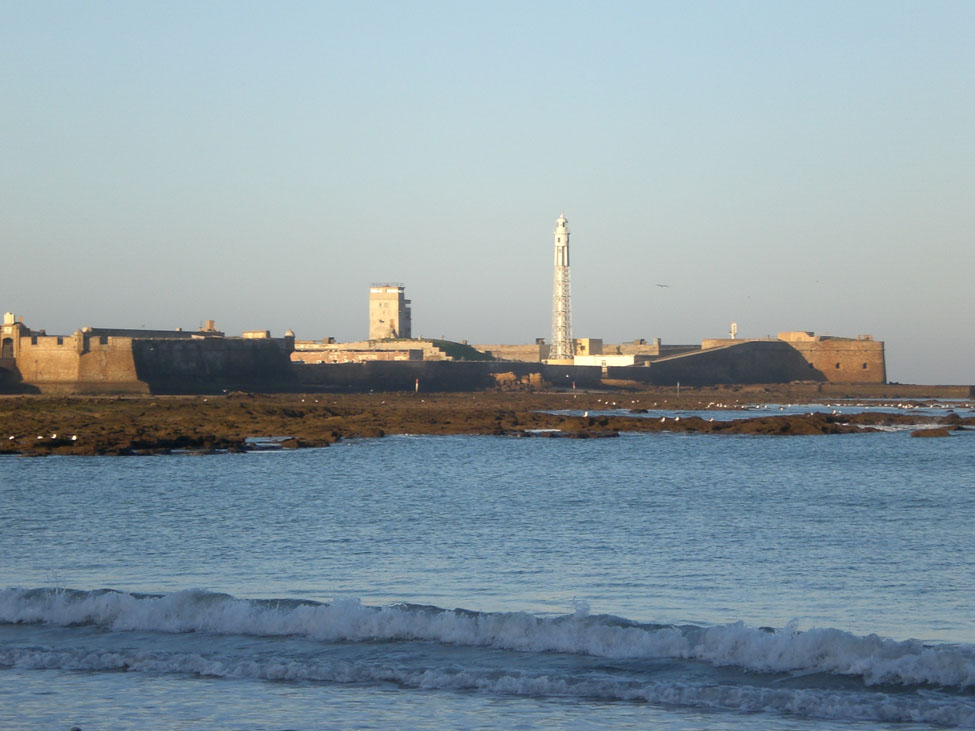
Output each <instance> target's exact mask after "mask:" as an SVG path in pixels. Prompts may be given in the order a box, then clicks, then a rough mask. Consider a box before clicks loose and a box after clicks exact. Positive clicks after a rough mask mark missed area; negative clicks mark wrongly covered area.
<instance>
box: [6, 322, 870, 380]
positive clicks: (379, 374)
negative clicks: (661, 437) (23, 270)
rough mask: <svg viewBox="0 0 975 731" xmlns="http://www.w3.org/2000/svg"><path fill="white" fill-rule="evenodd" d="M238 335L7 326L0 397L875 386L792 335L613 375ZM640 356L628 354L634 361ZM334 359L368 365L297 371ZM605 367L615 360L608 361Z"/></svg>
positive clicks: (809, 340) (854, 352)
mask: <svg viewBox="0 0 975 731" xmlns="http://www.w3.org/2000/svg"><path fill="white" fill-rule="evenodd" d="M245 335H246V336H245V337H240V338H228V337H225V336H224V335H223V333H220V332H218V331H216V330H215V329H214V328H213V327H212V323H210V324H209V326H208V328H207V329H206V330H203V331H200V332H188V331H182V330H173V331H162V330H152V331H142V330H127V329H118V330H112V329H101V328H84V329H82V330H78V331H76V332H75V333H74V334H72V335H58V336H50V335H47V334H46V333H44V332H43V331H39V332H34V331H31V330H30V329H29V328H27V327H26V326H24V325H23V324H22V323H20V322H15V321H13V319H12V316H10V317H9V318H7V319H5V321H4V324H3V326H2V330H0V339H2V348H3V349H2V352H0V390H6V391H8V392H9V391H17V390H33V391H41V392H47V393H50V392H54V393H59V392H60V393H173V394H178V393H219V392H221V391H229V390H249V391H266V392H273V391H295V390H326V391H364V390H413V389H415V388H417V381H418V380H419V389H420V390H421V391H424V390H429V391H464V390H476V389H482V388H491V387H494V386H497V385H502V386H504V387H522V386H525V385H527V384H532V385H534V386H537V385H539V384H540V383H542V382H545V383H548V384H550V385H551V386H554V387H556V388H571V387H572V385H573V384H575V386H576V387H577V388H592V387H598V386H600V385H601V384H602V380H603V379H616V380H622V381H631V382H636V383H643V384H647V385H655V386H666V385H674V384H677V383H681V384H684V385H688V386H694V385H720V384H756V383H786V382H790V381H816V382H834V383H885V382H886V368H885V363H884V348H883V343H882V342H880V341H875V340H873V339H872V338H870V337H869V336H861V337H860V338H858V339H856V340H854V339H849V338H834V337H829V336H815V335H813V334H812V333H805V332H793V333H780V334H779V337H778V338H767V339H754V340H706V341H704V342H703V343H702V348H700V349H697V348H695V349H692V350H690V351H686V350H685V352H681V353H678V354H676V355H665V353H667V352H669V351H668V349H667V348H666V347H662V346H661V345H660V343H659V342H655V343H653V344H652V345H648V346H647V347H650V348H653V349H655V350H656V352H657V353H658V354H659V355H657V357H648V358H647V362H644V363H643V364H642V365H615V366H614V365H613V364H612V362H611V361H613V360H614V358H613V357H610V356H607V357H606V358H605V359H604V360H605V361H606V362H605V363H600V364H596V365H577V364H573V363H572V362H571V361H568V362H562V363H552V362H550V363H544V362H538V361H535V360H534V358H535V357H537V355H538V354H540V352H541V349H542V347H544V344H542V343H536V344H535V345H534V346H528V348H529V349H530V351H531V352H530V353H529V354H530V355H531V357H532V358H533V360H532V361H527V360H526V361H513V360H489V361H476V360H450V358H451V355H449V354H451V353H452V354H453V355H454V356H456V357H457V358H470V357H471V356H472V355H481V354H480V353H477V351H474V350H473V349H471V348H469V346H466V345H462V344H458V343H448V342H446V341H419V340H405V339H401V340H389V341H363V343H361V344H348V343H343V344H334V343H312V342H311V341H304V342H299V343H298V347H297V348H296V344H295V340H294V337H293V336H292V335H291V334H290V331H289V334H288V335H287V336H286V337H284V338H271V337H270V336H269V334H268V333H267V331H252V332H248V333H246V334H245ZM359 345H361V346H362V348H364V349H365V350H363V352H362V353H358V351H356V350H354V349H353V350H350V349H349V348H350V346H359ZM586 345H587V349H589V350H602V349H604V348H603V347H602V343H601V342H600V341H598V340H595V339H590V340H588V341H586ZM644 345H645V344H643V343H635V344H634V346H635V347H637V348H638V349H639V348H640V347H643V346H644ZM409 346H413V347H412V348H410V347H409ZM495 347H496V346H495ZM611 347H612V346H611ZM675 347H679V348H681V349H686V348H688V347H690V346H675ZM403 349H406V350H403ZM421 349H422V351H423V353H422V356H423V359H422V360H418V359H412V360H396V359H398V358H405V357H409V358H416V356H417V355H419V351H420V350H421ZM614 349H615V348H614ZM401 351H403V352H401ZM410 351H413V352H410ZM515 352H516V351H514V350H512V351H508V352H507V353H506V354H508V355H509V356H510V355H514V354H515ZM342 353H345V355H346V356H349V357H352V356H355V357H356V358H357V359H360V358H366V357H369V358H376V360H373V361H372V362H356V363H342V362H338V363H332V362H307V361H312V360H324V359H326V358H330V357H331V356H333V355H334V356H336V357H338V356H339V355H340V354H342ZM363 353H364V354H365V355H363ZM404 353H405V354H404ZM350 354H351V355H350ZM310 356H313V357H310ZM387 357H388V358H389V360H386V359H385V358H387ZM429 358H436V360H432V359H429ZM306 359H307V361H306V362H301V361H302V360H306ZM615 359H617V362H618V360H619V359H624V360H625V358H624V357H623V356H619V355H617V356H615ZM292 361H294V362H292ZM598 361H599V358H598V357H597V358H596V362H597V363H598Z"/></svg>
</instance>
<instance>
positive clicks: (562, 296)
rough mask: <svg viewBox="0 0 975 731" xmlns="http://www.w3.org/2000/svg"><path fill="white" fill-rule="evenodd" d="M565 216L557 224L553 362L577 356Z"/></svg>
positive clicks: (567, 232)
mask: <svg viewBox="0 0 975 731" xmlns="http://www.w3.org/2000/svg"><path fill="white" fill-rule="evenodd" d="M568 223H569V222H568V221H566V220H565V216H564V215H562V216H559V219H558V220H557V221H556V222H555V283H554V286H553V287H552V347H551V349H550V350H549V354H548V357H549V359H551V360H571V359H572V358H573V356H574V355H575V352H574V351H575V348H574V347H573V343H572V312H571V307H570V302H569V299H570V291H569V226H568Z"/></svg>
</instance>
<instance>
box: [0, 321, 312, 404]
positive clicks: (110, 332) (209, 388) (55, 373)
mask: <svg viewBox="0 0 975 731" xmlns="http://www.w3.org/2000/svg"><path fill="white" fill-rule="evenodd" d="M292 344H293V338H267V337H263V338H225V337H224V336H223V333H220V332H217V331H215V330H212V329H209V330H201V331H198V332H191V331H183V330H130V329H110V328H83V329H81V330H77V331H75V332H74V333H73V334H72V335H47V334H46V333H45V332H44V331H38V332H34V331H32V330H30V329H29V328H27V327H26V326H25V325H24V324H23V323H22V322H20V321H17V320H16V319H15V318H14V317H13V315H10V314H9V313H8V314H7V315H6V316H5V318H4V324H3V325H2V327H0V345H2V348H3V350H2V351H0V352H2V355H3V356H4V357H3V358H2V359H0V368H3V370H4V371H6V373H4V374H0V385H4V384H6V388H7V389H8V390H30V391H40V392H42V393H209V392H215V391H221V390H225V389H234V388H241V389H247V388H249V389H261V388H270V389H280V388H282V387H290V386H292V385H293V384H294V383H295V378H294V374H293V373H292V371H291V368H290V360H289V355H290V352H291V348H292Z"/></svg>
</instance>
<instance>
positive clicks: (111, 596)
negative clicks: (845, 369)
mask: <svg viewBox="0 0 975 731" xmlns="http://www.w3.org/2000/svg"><path fill="white" fill-rule="evenodd" d="M973 474H975V432H958V433H955V434H954V435H953V436H951V437H950V438H946V439H912V438H910V437H909V435H908V434H907V433H906V432H904V431H893V432H890V433H882V434H862V435H837V436H824V437H755V436H709V435H686V434H669V433H661V434H624V435H622V436H621V437H619V438H617V439H601V440H563V439H515V438H506V437H423V436H397V437H387V438H384V439H376V440H361V441H348V442H344V443H340V444H338V445H335V446H332V447H330V448H327V449H317V450H301V451H297V452H294V451H289V452H285V451H281V452H258V453H250V454H241V455H231V454H218V455H204V456H200V455H173V456H165V457H161V456H160V457H134V458H110V457H92V458H69V457H48V458H43V459H23V458H15V457H7V458H0V727H2V728H5V729H6V728H65V729H67V728H70V727H71V726H78V727H80V728H82V729H86V728H92V729H102V728H145V727H156V728H254V729H265V728H267V729H280V728H322V727H332V728H353V727H354V728H387V727H390V726H400V727H425V728H497V727H506V728H507V727H511V728H525V729H530V728H597V727H606V728H609V727H612V728H627V727H630V728H668V729H697V728H715V729H737V728H742V727H748V728H757V729H826V728H833V727H835V726H836V725H837V724H838V723H843V724H844V726H851V727H863V728H897V729H904V728H929V727H932V726H947V727H952V726H962V727H972V726H975V571H973V557H975V530H973V528H972V526H973V525H975V479H973V477H972V475H973Z"/></svg>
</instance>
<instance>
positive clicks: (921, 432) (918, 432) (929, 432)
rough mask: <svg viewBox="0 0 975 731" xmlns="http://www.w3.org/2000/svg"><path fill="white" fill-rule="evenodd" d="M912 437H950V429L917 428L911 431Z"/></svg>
mask: <svg viewBox="0 0 975 731" xmlns="http://www.w3.org/2000/svg"><path fill="white" fill-rule="evenodd" d="M911 436H912V437H950V436H951V430H950V429H943V428H937V429H915V430H914V431H912V432H911Z"/></svg>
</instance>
